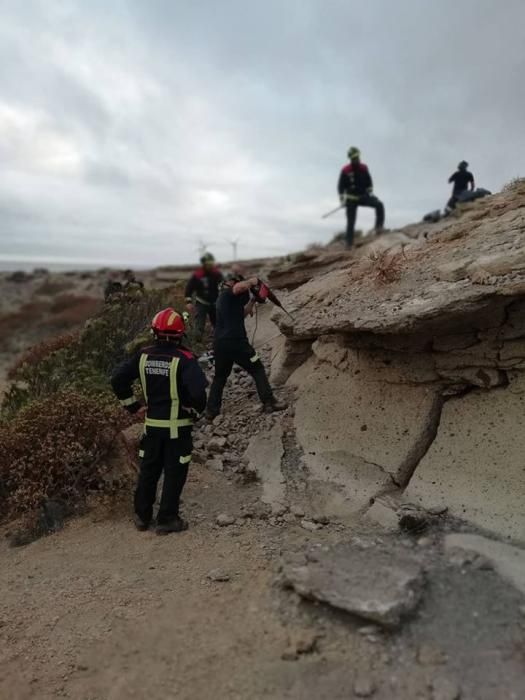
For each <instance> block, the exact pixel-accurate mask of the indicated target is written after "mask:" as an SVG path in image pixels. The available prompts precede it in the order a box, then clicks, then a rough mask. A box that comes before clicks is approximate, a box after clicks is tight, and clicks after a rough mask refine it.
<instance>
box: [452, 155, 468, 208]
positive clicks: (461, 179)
mask: <svg viewBox="0 0 525 700" xmlns="http://www.w3.org/2000/svg"><path fill="white" fill-rule="evenodd" d="M467 168H468V163H467V161H466V160H462V161H461V163H459V164H458V169H457V170H456V172H455V173H452V175H451V176H450V177H449V178H448V181H449V183H454V187H453V188H452V196H451V198H450V199H449V200H448V202H447V209H455V207H456V204H457V203H458V200H459V199H460V196H461V195H462V194H463V193H464V192H467V190H470V191H471V192H472V191H473V190H474V187H475V183H474V175H473V174H472V173H471V172H469V171H468V170H467Z"/></svg>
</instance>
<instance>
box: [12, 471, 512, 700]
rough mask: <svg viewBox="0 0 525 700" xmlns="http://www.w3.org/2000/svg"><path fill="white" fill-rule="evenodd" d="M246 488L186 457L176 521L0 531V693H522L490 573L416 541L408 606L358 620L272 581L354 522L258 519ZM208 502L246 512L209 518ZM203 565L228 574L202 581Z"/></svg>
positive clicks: (85, 698)
mask: <svg viewBox="0 0 525 700" xmlns="http://www.w3.org/2000/svg"><path fill="white" fill-rule="evenodd" d="M258 495H259V488H258V486H257V485H254V484H251V485H239V484H237V483H235V482H234V481H232V480H229V479H228V478H227V477H226V476H225V475H224V474H218V473H215V472H211V471H209V470H207V469H206V468H205V467H203V466H195V467H193V468H192V472H191V480H190V482H189V485H188V487H187V489H186V491H185V504H184V510H185V513H186V514H187V516H188V517H189V519H190V522H191V525H192V527H191V528H190V529H189V530H188V531H187V532H185V533H183V534H180V535H171V536H168V537H158V536H157V535H155V534H154V533H153V532H148V533H138V532H136V531H135V530H134V529H133V527H132V525H131V522H130V520H129V515H128V514H127V508H126V509H124V510H122V511H119V512H117V513H114V514H113V516H112V517H111V518H108V517H107V516H104V517H102V516H97V515H94V514H92V515H91V516H88V517H85V518H83V519H80V520H77V521H74V522H71V523H70V524H69V525H68V526H67V527H66V529H65V530H64V531H62V532H60V533H57V534H55V535H51V536H49V537H46V538H44V539H41V540H39V541H37V542H34V543H33V544H31V545H29V546H27V547H25V548H21V549H8V548H7V544H6V543H5V542H3V543H2V544H1V545H0V561H1V567H0V590H1V597H0V650H1V651H0V697H5V698H10V699H11V700H29V699H36V698H38V699H39V700H51V699H52V698H57V697H65V698H74V699H75V700H110V699H111V700H120V699H124V698H149V699H151V700H161V699H164V698H177V700H190V699H191V700H207V699H208V698H210V699H211V698H224V699H228V700H229V699H232V700H233V699H237V700H246V699H248V698H250V699H251V698H254V699H256V698H257V699H258V698H261V699H263V698H264V699H266V698H272V699H275V700H278V699H281V698H293V699H296V700H303V699H306V700H308V699H310V698H312V699H314V698H315V699H316V700H322V699H326V700H337V699H339V698H341V699H343V698H350V697H354V696H355V695H354V689H355V688H354V685H355V684H356V683H358V684H363V683H364V689H365V690H367V687H366V686H367V685H368V686H369V687H368V690H370V693H371V694H370V695H368V697H371V696H373V697H374V698H384V699H385V700H387V699H389V700H392V699H394V700H396V699H399V700H411V699H412V698H414V699H415V698H421V699H423V698H428V699H429V700H431V698H438V697H439V698H446V697H448V696H442V695H441V696H438V695H435V694H434V691H432V684H433V683H434V684H435V683H438V682H441V681H443V679H445V681H446V682H449V683H453V684H454V683H455V684H457V687H458V688H459V689H460V691H461V693H462V694H461V697H462V698H470V699H471V700H493V699H494V698H505V699H507V700H509V699H512V698H516V700H517V699H518V698H522V697H523V696H524V693H525V677H524V669H525V641H524V635H523V619H524V618H523V617H522V616H520V613H519V606H520V605H521V604H522V602H523V601H522V600H521V598H520V596H519V595H518V594H517V593H516V592H515V591H514V590H513V589H511V588H510V587H509V586H507V585H506V584H505V583H504V582H503V581H502V580H501V579H499V577H498V576H497V575H496V574H495V573H494V572H492V571H481V570H476V571H469V572H468V573H467V574H465V572H461V571H460V570H454V571H452V570H450V568H446V567H445V566H444V564H443V563H442V562H441V559H440V554H439V547H438V545H436V547H435V548H432V546H429V547H428V552H427V556H428V562H429V572H430V573H429V584H428V590H427V593H426V595H425V603H424V605H423V607H422V608H421V610H420V612H419V614H418V615H417V617H416V619H414V620H413V621H412V622H410V623H408V624H406V625H405V626H404V627H403V629H402V630H401V631H400V632H398V633H395V634H388V635H385V634H383V633H381V632H375V631H374V630H372V631H371V630H370V629H369V625H367V624H366V623H364V622H362V621H358V620H356V619H353V618H351V617H350V616H348V615H342V614H340V613H337V612H335V611H333V610H331V609H329V608H328V607H324V606H317V605H313V604H310V603H304V602H301V601H300V599H299V598H298V597H297V596H296V595H295V594H292V593H290V592H288V591H284V590H282V589H281V587H280V586H279V585H278V584H277V583H276V577H277V576H278V568H279V553H280V552H281V551H282V550H283V549H289V548H296V547H298V546H301V545H302V544H304V543H306V542H308V541H326V542H330V541H334V540H339V539H348V538H349V537H351V536H353V535H355V529H352V528H349V526H348V525H342V524H338V523H331V524H329V525H327V526H326V527H325V528H323V530H322V531H319V532H316V533H309V532H306V531H305V530H303V529H302V528H301V527H300V525H299V522H298V521H297V522H284V523H282V524H276V525H272V523H271V521H269V520H267V519H261V518H260V517H259V516H258V513H260V512H261V509H260V503H259V501H258ZM221 512H228V513H231V514H233V515H235V516H241V515H242V513H243V512H251V513H252V514H253V516H254V517H253V518H239V519H238V520H237V522H236V523H235V524H234V525H232V526H230V527H225V528H219V527H218V526H217V525H216V524H215V518H216V516H217V514H219V513H221ZM407 546H412V543H410V542H408V541H407ZM217 568H219V569H221V570H222V571H223V572H225V573H227V574H228V575H229V577H230V580H229V581H226V582H216V581H212V580H210V579H208V578H207V574H208V573H209V572H210V571H211V570H213V569H217ZM313 641H315V645H314V649H313V650H311V651H310V652H309V653H304V654H299V655H297V654H295V653H294V652H295V651H297V649H298V648H299V649H300V648H302V646H305V645H306V646H307V647H308V646H310V645H311V644H312V642H313ZM422 649H423V652H422ZM429 649H430V651H429ZM283 656H284V657H285V658H283ZM290 656H291V657H295V658H292V659H290V658H289V657H290ZM418 659H419V660H418ZM440 679H441V680H440ZM357 690H359V687H357ZM361 690H362V688H361ZM450 697H451V698H452V697H453V696H450ZM454 697H455V696H454Z"/></svg>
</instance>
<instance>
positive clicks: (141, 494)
mask: <svg viewBox="0 0 525 700" xmlns="http://www.w3.org/2000/svg"><path fill="white" fill-rule="evenodd" d="M167 432H168V431H166V430H165V429H162V428H149V432H148V433H147V434H146V435H144V437H143V438H142V441H141V443H140V450H141V454H142V457H141V462H140V471H139V477H138V481H137V488H136V490H135V499H134V505H135V513H136V514H137V515H138V516H139V518H141V520H143V521H144V522H146V523H149V522H150V521H151V519H152V517H153V505H154V503H155V499H156V497H157V484H158V481H159V479H160V476H161V474H162V472H164V484H163V487H162V494H161V497H160V506H159V512H158V514H157V523H159V524H162V523H166V522H168V521H169V520H171V519H172V518H174V517H175V516H176V515H178V514H179V501H180V496H181V493H182V489H183V488H184V484H185V483H186V478H187V476H188V467H189V461H190V460H189V459H188V458H189V457H191V451H192V449H193V443H192V439H191V428H184V429H182V430H181V431H180V437H179V438H178V439H176V440H172V439H170V437H169V434H167Z"/></svg>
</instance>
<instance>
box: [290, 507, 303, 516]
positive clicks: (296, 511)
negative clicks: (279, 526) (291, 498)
mask: <svg viewBox="0 0 525 700" xmlns="http://www.w3.org/2000/svg"><path fill="white" fill-rule="evenodd" d="M290 513H292V514H293V515H295V517H296V518H304V508H301V506H292V507H291V508H290Z"/></svg>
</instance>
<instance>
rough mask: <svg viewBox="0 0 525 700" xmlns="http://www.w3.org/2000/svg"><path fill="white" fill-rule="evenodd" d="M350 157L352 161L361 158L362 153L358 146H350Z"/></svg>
mask: <svg viewBox="0 0 525 700" xmlns="http://www.w3.org/2000/svg"><path fill="white" fill-rule="evenodd" d="M348 157H349V158H350V160H354V158H360V157H361V151H360V150H359V149H358V148H357V147H356V146H350V148H349V149H348Z"/></svg>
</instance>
